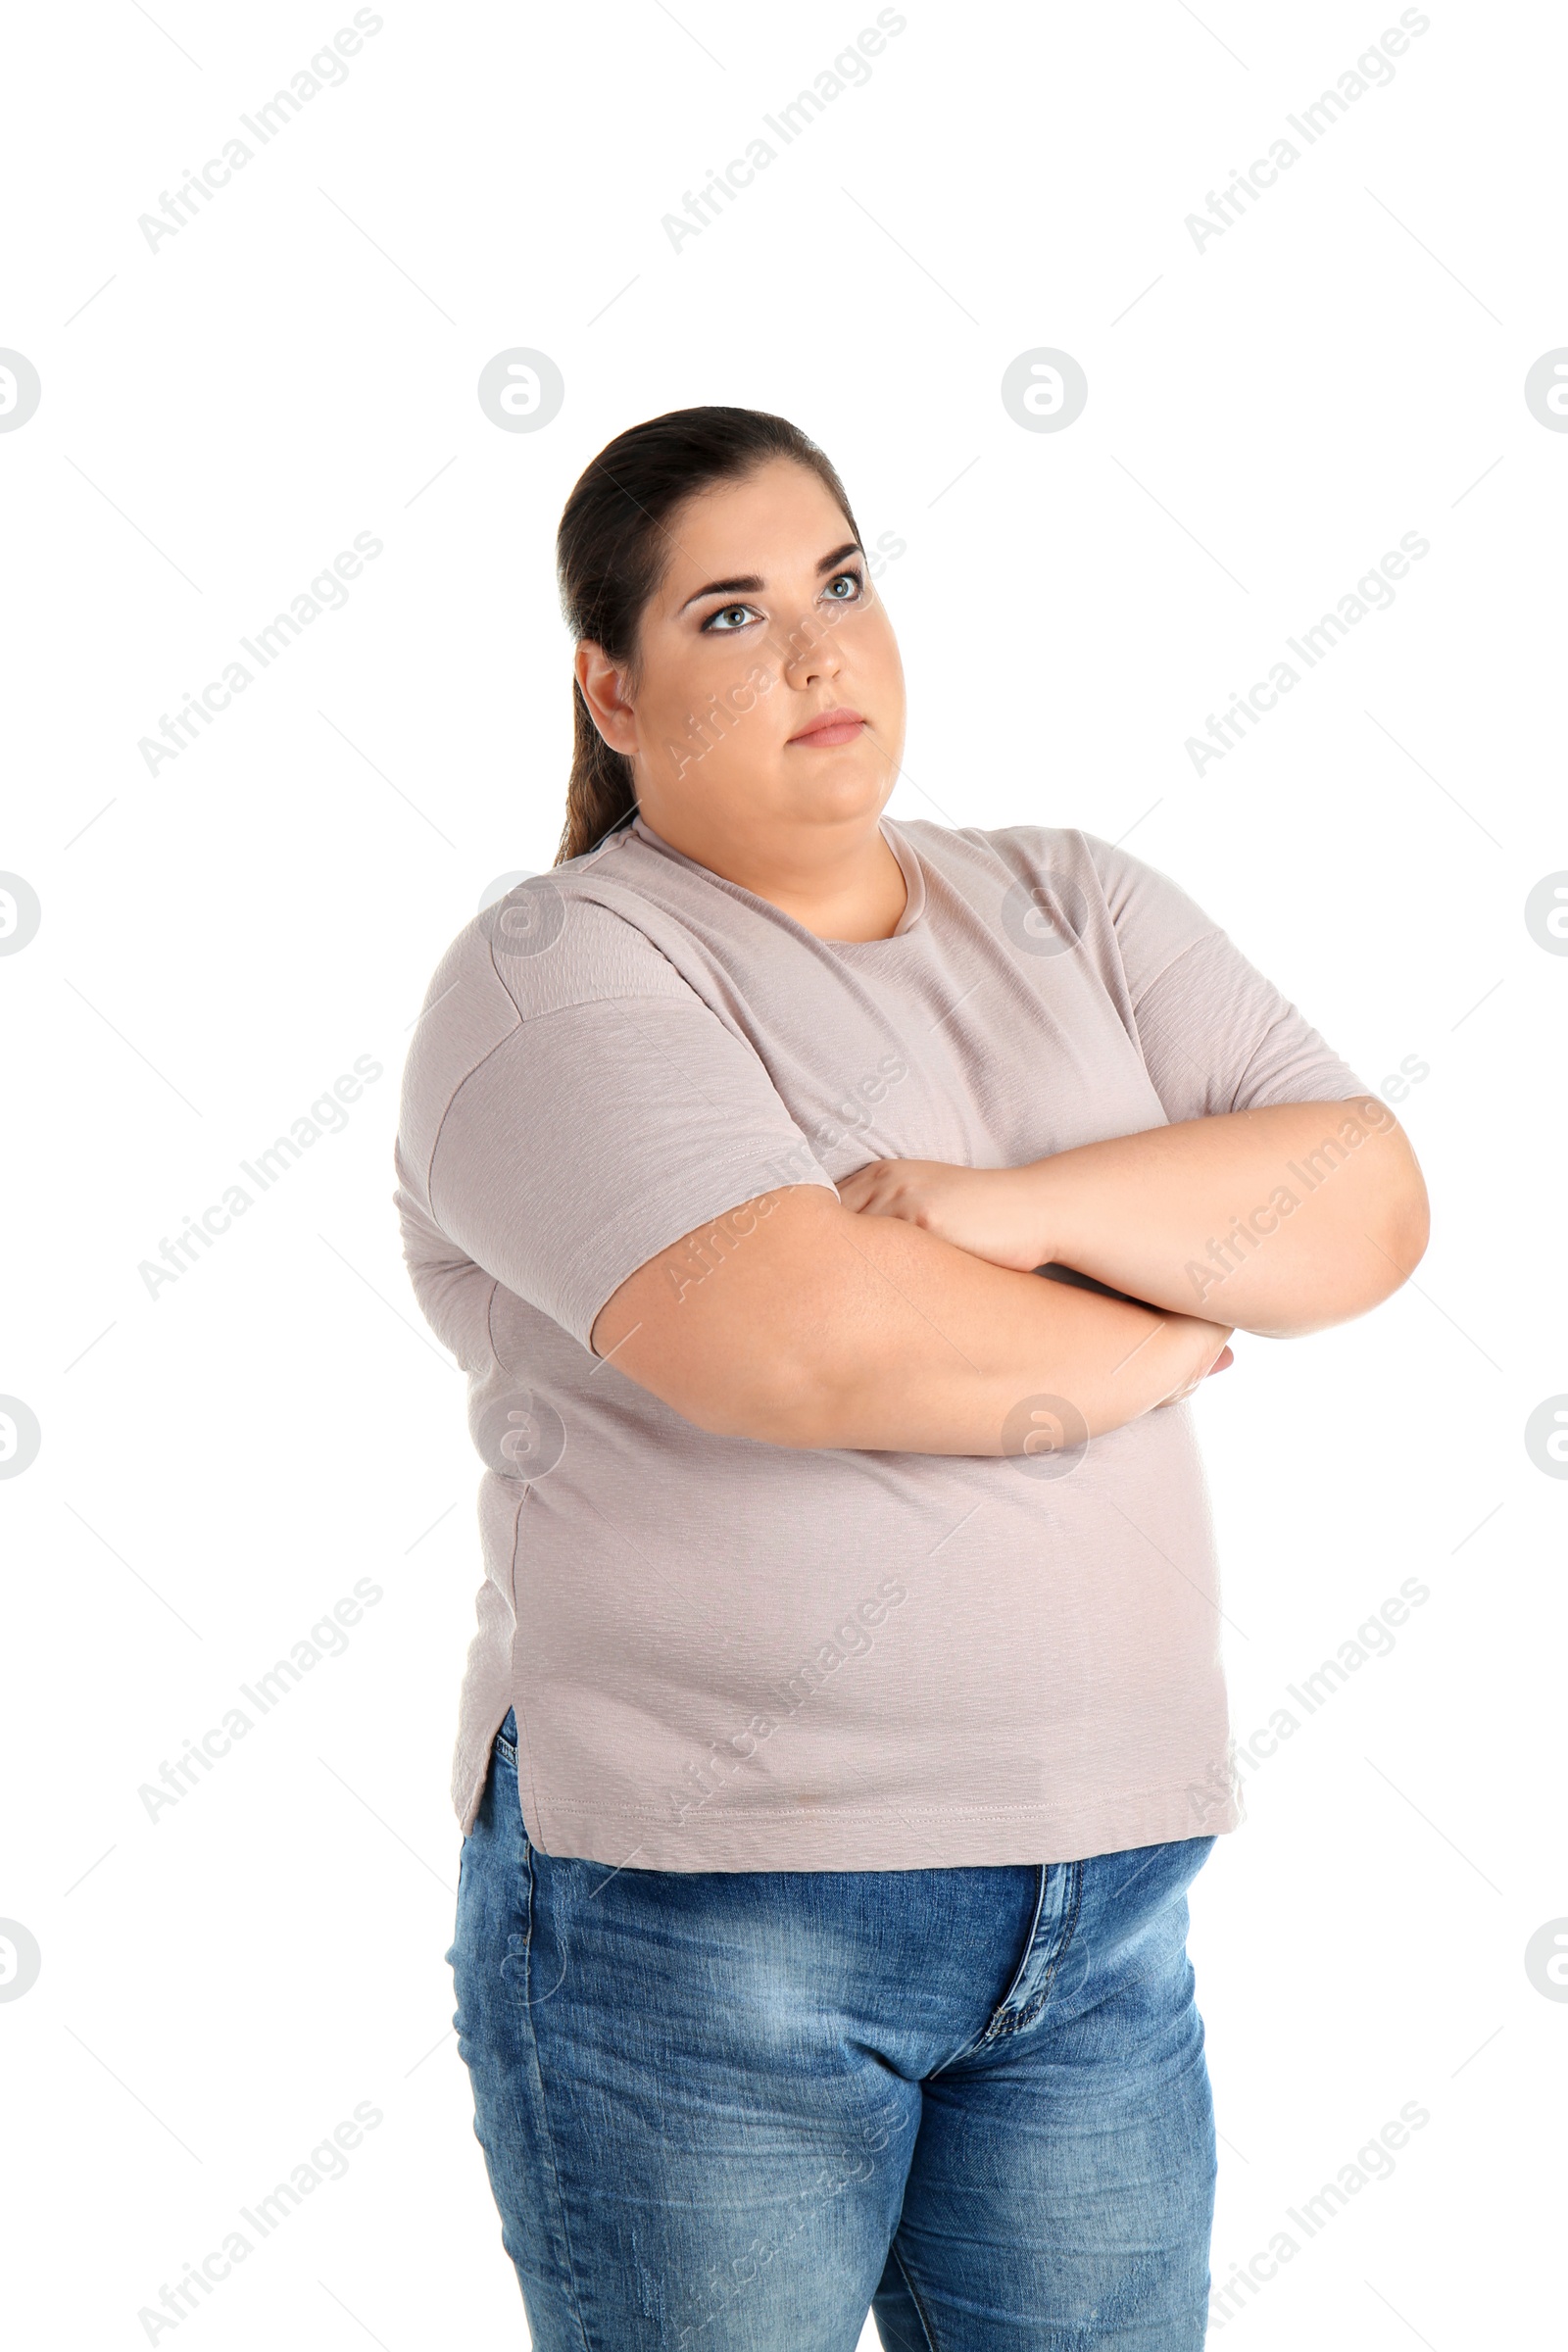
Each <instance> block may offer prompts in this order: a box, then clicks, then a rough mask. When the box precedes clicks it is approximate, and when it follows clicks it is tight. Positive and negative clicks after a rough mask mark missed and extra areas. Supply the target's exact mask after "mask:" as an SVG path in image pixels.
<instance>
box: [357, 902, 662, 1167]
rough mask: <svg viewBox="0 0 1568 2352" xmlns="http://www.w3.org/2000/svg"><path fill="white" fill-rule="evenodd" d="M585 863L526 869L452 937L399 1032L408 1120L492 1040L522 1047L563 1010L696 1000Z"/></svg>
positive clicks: (429, 1121) (460, 1081)
mask: <svg viewBox="0 0 1568 2352" xmlns="http://www.w3.org/2000/svg"><path fill="white" fill-rule="evenodd" d="M592 870H593V864H592V859H591V858H578V859H574V860H573V861H572V863H571V864H570V865H569V866H562V867H558V868H555V869H554V870H552V871H551V872H550V873H543V874H530V875H528V876H527V877H526V878H525V879H524V880H523V881H521V882H518V883H516V884H515V886H514V887H513V889H511V890H509V891H508V892H507V893H506V895H505V897H504V898H501V899H498V900H496V901H495V902H494V903H493V904H492V905H491V906H488V907H481V909H480V910H479V912H478V913H477V914H476V915H474V916H472V917H471V919H470V920H469V921H468V922H466V923H465V924H464V926H463V929H462V930H461V931H460V932H459V933H458V934H457V936H456V938H455V939H453V941H452V942H451V944H450V945H449V947H448V948H447V950H446V953H445V954H444V955H443V956H442V957H441V959H440V961H439V962H438V963H437V965H436V967H435V970H434V971H433V973H432V974H431V976H430V984H429V987H428V988H427V989H426V990H425V995H424V1003H423V1005H421V1007H420V1011H419V1016H418V1019H417V1021H416V1023H415V1025H414V1030H413V1034H412V1036H411V1038H410V1042H409V1050H408V1054H407V1057H406V1060H405V1063H404V1071H403V1089H402V1092H403V1115H404V1120H405V1123H406V1124H407V1125H410V1126H412V1127H413V1128H414V1129H417V1130H421V1131H422V1130H424V1129H427V1128H428V1129H429V1130H431V1133H432V1135H433V1132H434V1130H435V1128H437V1127H438V1126H439V1123H440V1120H441V1118H442V1117H443V1116H444V1114H445V1110H446V1107H447V1105H448V1104H450V1103H451V1102H452V1101H453V1099H454V1098H455V1096H456V1095H457V1094H458V1093H459V1092H460V1090H461V1089H462V1088H464V1087H465V1086H466V1083H467V1082H468V1080H469V1079H470V1078H472V1077H474V1075H475V1073H477V1072H479V1071H481V1070H482V1069H483V1068H484V1067H485V1066H486V1065H487V1064H489V1063H491V1062H492V1061H493V1059H494V1057H496V1056H497V1055H498V1054H499V1053H500V1050H501V1049H502V1048H503V1047H505V1048H506V1049H507V1053H508V1054H509V1055H510V1054H513V1053H514V1052H515V1050H516V1049H525V1048H527V1045H528V1039H529V1037H530V1036H538V1037H541V1038H542V1037H543V1035H544V1030H545V1028H546V1027H547V1026H549V1027H555V1026H556V1025H557V1024H559V1022H560V1021H562V1020H569V1018H570V1017H571V1015H572V1014H573V1012H574V1011H577V1012H580V1013H581V1015H582V1017H583V1018H588V1017H589V1008H592V1007H594V1006H598V1005H607V1004H613V1003H614V1002H616V1001H617V1000H619V1001H624V1000H626V999H638V1000H641V1001H643V1002H647V1001H648V1000H650V999H654V998H666V999H669V998H673V999H677V1000H680V1001H682V1002H684V1003H687V1004H692V1005H695V1003H696V999H695V996H694V994H693V991H692V989H691V987H690V986H689V984H688V983H687V982H686V981H685V980H683V979H682V978H681V976H680V974H679V973H678V972H677V971H676V970H675V969H674V967H673V965H672V964H671V963H670V962H669V960H668V958H667V957H666V956H664V955H663V954H662V952H661V950H660V949H659V948H658V947H657V946H656V945H655V944H654V942H653V941H652V940H651V939H649V938H648V937H647V936H646V935H645V933H644V932H643V931H642V930H640V929H639V928H638V925H637V921H636V914H637V905H636V901H635V898H634V897H632V896H631V895H630V894H619V893H616V894H611V893H609V892H606V891H603V890H601V889H599V888H597V887H596V886H595V885H594V884H592V883H590V882H589V880H588V876H589V874H590V873H591V872H592ZM590 894H592V895H590ZM612 895H614V896H621V895H625V897H626V905H625V906H624V907H615V906H613V905H609V904H606V903H605V902H606V899H607V898H609V897H610V896H612ZM535 1024H539V1025H540V1026H539V1027H538V1028H537V1029H536V1028H535V1027H534V1025H535ZM509 1041H513V1042H511V1043H509Z"/></svg>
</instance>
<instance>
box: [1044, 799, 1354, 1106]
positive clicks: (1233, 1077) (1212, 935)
mask: <svg viewBox="0 0 1568 2352" xmlns="http://www.w3.org/2000/svg"><path fill="white" fill-rule="evenodd" d="M1089 848H1090V852H1091V855H1092V856H1093V858H1094V861H1095V866H1096V870H1097V871H1098V872H1099V874H1100V877H1101V882H1102V885H1103V890H1104V894H1105V903H1106V906H1107V907H1108V908H1109V910H1110V915H1111V920H1112V922H1113V924H1114V926H1115V932H1116V945H1117V950H1118V953H1119V955H1120V957H1121V962H1122V969H1123V971H1124V973H1125V975H1126V981H1127V991H1128V996H1129V999H1130V1002H1131V1006H1132V1013H1133V1019H1134V1022H1135V1024H1136V1027H1137V1034H1138V1042H1139V1045H1140V1048H1141V1050H1142V1053H1143V1056H1144V1063H1145V1067H1146V1068H1147V1069H1148V1071H1149V1075H1150V1077H1151V1079H1152V1082H1153V1086H1154V1090H1155V1092H1156V1093H1157V1095H1158V1096H1159V1100H1160V1103H1161V1105H1162V1106H1163V1108H1164V1111H1165V1115H1166V1117H1167V1118H1168V1119H1170V1120H1171V1121H1172V1122H1173V1123H1174V1122H1176V1121H1177V1120H1180V1119H1199V1118H1211V1117H1214V1116H1216V1115H1218V1114H1219V1113H1222V1112H1225V1111H1232V1110H1257V1109H1261V1108H1263V1107H1264V1106H1265V1105H1267V1104H1270V1103H1337V1102H1344V1101H1345V1100H1346V1099H1347V1098H1348V1097H1349V1096H1351V1095H1357V1094H1365V1093H1367V1092H1368V1091H1369V1090H1368V1089H1367V1087H1366V1085H1365V1084H1364V1082H1363V1081H1362V1080H1361V1079H1360V1078H1359V1077H1358V1076H1357V1075H1356V1073H1355V1071H1354V1070H1352V1069H1351V1068H1350V1067H1349V1065H1348V1062H1345V1061H1342V1060H1341V1059H1340V1056H1339V1055H1338V1054H1336V1053H1334V1051H1333V1050H1332V1048H1331V1047H1329V1046H1328V1045H1327V1044H1326V1043H1325V1042H1324V1040H1323V1038H1322V1037H1321V1036H1320V1035H1319V1034H1318V1032H1317V1030H1315V1029H1314V1028H1313V1027H1312V1026H1311V1024H1310V1022H1309V1021H1307V1020H1306V1019H1305V1018H1304V1016H1303V1015H1302V1014H1301V1013H1300V1012H1299V1011H1298V1009H1297V1007H1296V1006H1295V1005H1293V1004H1291V1003H1290V1002H1289V1000H1288V999H1287V998H1286V997H1284V996H1283V995H1282V994H1281V993H1280V991H1279V989H1277V988H1276V987H1275V985H1274V983H1273V982H1272V981H1271V980H1268V979H1266V978H1265V977H1264V975H1263V974H1262V973H1261V972H1260V971H1259V970H1258V969H1257V967H1256V966H1255V964H1252V963H1250V962H1249V961H1248V959H1247V957H1246V956H1244V955H1243V954H1242V952H1241V950H1240V949H1239V948H1238V947H1237V946H1236V944H1235V942H1234V941H1233V940H1231V939H1230V938H1229V937H1228V936H1227V935H1226V933H1225V932H1224V931H1222V930H1221V929H1220V927H1219V925H1218V924H1217V923H1215V922H1213V921H1211V920H1210V918H1209V917H1208V916H1207V915H1206V914H1204V912H1203V910H1202V908H1201V907H1199V906H1198V905H1197V904H1196V903H1195V902H1194V901H1193V900H1192V899H1190V898H1189V897H1188V895H1187V893H1186V892H1185V891H1184V890H1182V889H1180V888H1179V887H1178V885H1177V884H1176V883H1174V882H1172V881H1171V880H1170V879H1169V878H1168V877H1167V876H1166V875H1164V874H1161V873H1159V872H1158V871H1157V870H1156V869H1155V868H1154V867H1153V866H1152V865H1146V864H1145V863H1144V862H1143V860H1142V859H1141V858H1132V857H1129V856H1128V854H1127V853H1126V852H1125V851H1123V850H1118V849H1116V848H1114V847H1113V846H1112V845H1111V844H1109V843H1108V842H1103V841H1098V840H1093V839H1090V841H1089Z"/></svg>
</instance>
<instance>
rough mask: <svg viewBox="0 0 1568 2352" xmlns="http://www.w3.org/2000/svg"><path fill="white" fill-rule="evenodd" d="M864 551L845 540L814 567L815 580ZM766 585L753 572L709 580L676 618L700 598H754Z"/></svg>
mask: <svg viewBox="0 0 1568 2352" xmlns="http://www.w3.org/2000/svg"><path fill="white" fill-rule="evenodd" d="M864 553H865V550H864V548H863V547H862V546H861V545H860V542H859V541H858V539H847V540H846V541H845V542H844V545H843V546H842V547H836V548H835V549H834V550H833V553H832V554H831V555H830V556H824V557H823V558H822V561H821V562H820V564H818V565H817V567H816V574H817V578H818V579H820V578H821V576H822V574H823V573H824V572H827V571H832V570H834V569H835V568H836V566H837V565H838V564H842V563H843V561H844V559H845V557H846V556H863V555H864ZM766 585H767V583H766V581H765V580H763V579H761V578H760V577H759V575H758V574H757V573H756V572H755V571H749V572H747V573H745V574H744V576H740V577H737V578H735V579H733V580H710V581H709V583H708V585H707V587H706V588H697V589H694V590H693V592H692V594H691V595H690V596H689V597H688V598H687V599H686V604H685V605H681V606H679V607H678V608H677V610H676V618H677V619H678V618H679V616H680V614H681V613H684V612H685V610H686V605H695V604H696V603H697V602H698V600H699V598H701V597H705V596H737V595H744V596H756V595H757V594H758V593H759V592H760V590H761V589H762V588H764V587H765V586H766Z"/></svg>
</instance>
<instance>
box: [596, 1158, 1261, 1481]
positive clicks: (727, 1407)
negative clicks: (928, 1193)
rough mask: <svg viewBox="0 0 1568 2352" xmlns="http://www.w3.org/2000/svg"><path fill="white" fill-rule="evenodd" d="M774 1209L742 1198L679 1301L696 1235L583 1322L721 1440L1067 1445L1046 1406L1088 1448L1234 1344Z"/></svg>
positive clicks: (939, 1449)
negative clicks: (725, 1235) (737, 1229)
mask: <svg viewBox="0 0 1568 2352" xmlns="http://www.w3.org/2000/svg"><path fill="white" fill-rule="evenodd" d="M770 1198H771V1200H772V1201H774V1202H775V1203H776V1205H775V1206H774V1207H773V1208H772V1211H771V1214H769V1215H768V1216H766V1217H762V1216H759V1215H758V1214H757V1213H756V1212H757V1211H758V1210H760V1208H761V1206H762V1203H760V1202H758V1203H753V1204H750V1205H749V1208H748V1210H747V1212H746V1216H747V1220H748V1222H749V1225H750V1227H751V1230H750V1231H749V1232H747V1233H745V1234H743V1235H741V1236H739V1237H738V1238H736V1239H735V1240H734V1241H733V1242H732V1244H731V1245H730V1246H729V1247H727V1248H724V1247H722V1246H721V1247H720V1248H719V1249H718V1250H716V1251H712V1250H711V1251H710V1252H709V1253H708V1255H709V1257H710V1259H711V1263H712V1266H713V1270H712V1272H711V1274H709V1275H708V1276H707V1277H705V1278H704V1279H703V1280H702V1281H701V1282H698V1283H695V1284H693V1283H691V1282H690V1281H688V1282H687V1283H686V1285H685V1287H684V1288H680V1282H681V1276H680V1268H681V1267H682V1266H685V1267H686V1268H688V1269H689V1268H690V1264H691V1249H690V1240H688V1242H683V1243H681V1244H679V1245H677V1247H676V1249H675V1250H671V1251H667V1252H665V1253H664V1258H663V1259H662V1260H661V1259H655V1260H653V1261H652V1262H651V1263H650V1265H649V1266H646V1267H644V1268H642V1269H641V1270H640V1272H639V1273H638V1274H637V1275H635V1276H634V1277H633V1278H632V1280H631V1281H630V1282H628V1283H627V1284H625V1285H623V1286H622V1289H621V1290H620V1291H618V1292H617V1293H616V1294H615V1298H614V1299H613V1300H612V1301H611V1302H610V1305H609V1306H608V1307H607V1308H606V1309H605V1310H604V1311H603V1312H602V1314H601V1316H600V1318H599V1321H598V1323H596V1325H595V1328H594V1334H593V1342H594V1346H595V1348H596V1349H598V1350H599V1351H600V1352H601V1353H603V1354H609V1355H611V1356H612V1357H613V1361H614V1362H615V1363H616V1364H617V1366H619V1367H620V1368H621V1369H622V1370H625V1371H627V1372H629V1373H630V1375H631V1377H632V1378H633V1379H635V1380H638V1381H640V1382H641V1383H642V1384H643V1385H644V1386H645V1387H647V1388H650V1389H652V1390H653V1391H654V1393H655V1394H656V1395H659V1396H662V1397H664V1398H665V1400H666V1402H669V1403H671V1404H673V1405H674V1406H675V1409H676V1410H678V1411H680V1412H682V1413H683V1414H684V1415H685V1416H686V1417H687V1418H688V1419H691V1420H694V1421H696V1422H698V1424H699V1425H700V1426H701V1427H703V1428H706V1429H710V1430H711V1431H713V1432H714V1433H715V1434H720V1435H733V1436H744V1437H751V1438H759V1439H762V1440H764V1441H765V1442H766V1443H768V1444H771V1445H777V1446H804V1447H840V1446H843V1447H849V1448H855V1449H871V1450H878V1451H881V1450H886V1451H892V1452H913V1453H954V1454H1002V1453H1005V1452H1022V1451H1023V1450H1025V1446H1026V1443H1028V1442H1029V1441H1030V1440H1031V1439H1032V1441H1033V1442H1032V1443H1028V1449H1029V1450H1030V1451H1035V1450H1038V1449H1039V1447H1040V1446H1042V1445H1044V1446H1055V1445H1058V1444H1060V1443H1061V1442H1062V1441H1061V1439H1060V1438H1059V1437H1058V1436H1057V1435H1056V1434H1055V1430H1054V1426H1053V1414H1054V1420H1055V1422H1056V1423H1059V1424H1065V1426H1066V1430H1067V1433H1068V1442H1070V1439H1071V1435H1073V1434H1077V1433H1079V1431H1080V1425H1081V1433H1082V1434H1087V1435H1089V1436H1091V1437H1093V1436H1097V1435H1100V1434H1102V1433H1103V1432H1104V1431H1106V1430H1109V1429H1114V1428H1118V1427H1120V1426H1121V1425H1122V1424H1123V1423H1125V1422H1128V1421H1132V1420H1135V1419H1136V1418H1137V1417H1138V1416H1139V1415H1140V1414H1142V1413H1145V1412H1148V1411H1149V1410H1151V1408H1152V1407H1153V1406H1154V1405H1157V1404H1159V1403H1161V1402H1162V1401H1164V1400H1165V1399H1167V1398H1169V1397H1172V1396H1173V1395H1174V1394H1175V1393H1177V1392H1178V1391H1183V1390H1185V1389H1187V1388H1190V1387H1191V1386H1194V1385H1196V1383H1197V1381H1198V1380H1199V1379H1201V1377H1202V1375H1203V1374H1204V1373H1205V1372H1206V1371H1207V1370H1208V1368H1209V1366H1210V1365H1211V1364H1212V1362H1213V1361H1214V1358H1215V1357H1216V1355H1217V1354H1218V1353H1219V1350H1220V1348H1222V1347H1223V1345H1224V1342H1225V1338H1226V1336H1227V1335H1226V1331H1225V1329H1224V1328H1222V1327H1221V1328H1216V1327H1215V1325H1214V1324H1213V1323H1212V1322H1210V1321H1207V1320H1201V1319H1198V1318H1195V1317H1193V1316H1190V1315H1186V1314H1180V1313H1178V1314H1174V1315H1164V1314H1159V1313H1155V1312H1152V1311H1151V1310H1150V1309H1148V1308H1145V1307H1142V1306H1137V1305H1128V1304H1123V1303H1122V1302H1121V1301H1119V1300H1115V1299H1103V1298H1100V1297H1098V1296H1096V1295H1095V1294H1093V1293H1091V1292H1086V1291H1079V1290H1072V1289H1068V1288H1065V1287H1063V1286H1061V1285H1059V1284H1056V1283H1047V1282H1042V1281H1040V1280H1039V1279H1038V1278H1037V1277H1036V1276H1035V1275H1033V1274H1026V1273H1015V1272H1013V1271H1011V1270H1010V1269H1008V1268H1005V1267H1002V1266H996V1265H991V1264H988V1263H986V1262H985V1261H983V1260H982V1259H980V1258H977V1257H973V1256H971V1255H969V1253H968V1252H967V1251H965V1250H959V1249H956V1248H955V1247H954V1246H953V1245H952V1244H951V1243H948V1242H945V1241H942V1240H939V1239H938V1238H937V1237H936V1236H935V1235H933V1234H929V1233H925V1232H922V1231H921V1230H919V1229H918V1228H917V1227H914V1226H910V1225H907V1224H902V1223H898V1222H895V1221H892V1220H881V1219H867V1218H860V1217H856V1216H854V1215H852V1214H851V1213H850V1212H849V1211H847V1210H844V1209H842V1208H840V1207H839V1206H838V1205H837V1204H836V1203H835V1202H834V1201H832V1200H831V1199H830V1198H828V1197H827V1196H825V1195H822V1194H820V1193H815V1192H814V1191H813V1189H812V1188H809V1187H803V1188H798V1189H797V1190H795V1191H793V1192H790V1193H785V1194H782V1195H776V1196H771V1197H770ZM727 1222H729V1221H728V1220H721V1221H720V1226H719V1227H718V1228H715V1229H714V1230H715V1233H716V1234H719V1235H722V1231H723V1226H724V1224H725V1223H727ZM786 1228H788V1230H787V1231H786ZM672 1287H673V1288H674V1289H675V1291H676V1294H677V1295H676V1298H675V1300H674V1302H673V1303H672V1300H671V1291H672ZM1046 1399H1058V1400H1065V1402H1066V1404H1067V1406H1068V1407H1069V1408H1070V1409H1069V1411H1068V1412H1067V1413H1060V1412H1055V1413H1054V1407H1053V1405H1052V1404H1051V1403H1049V1402H1044V1401H1042V1400H1046ZM1032 1414H1036V1416H1037V1417H1035V1418H1033V1419H1032V1418H1031V1415H1032ZM1074 1416H1076V1418H1074Z"/></svg>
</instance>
